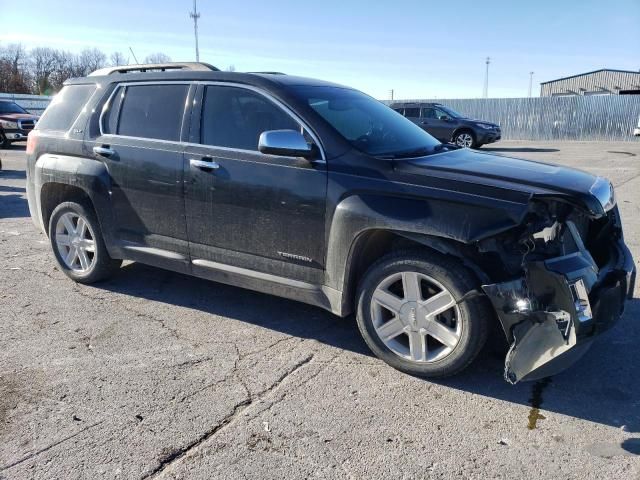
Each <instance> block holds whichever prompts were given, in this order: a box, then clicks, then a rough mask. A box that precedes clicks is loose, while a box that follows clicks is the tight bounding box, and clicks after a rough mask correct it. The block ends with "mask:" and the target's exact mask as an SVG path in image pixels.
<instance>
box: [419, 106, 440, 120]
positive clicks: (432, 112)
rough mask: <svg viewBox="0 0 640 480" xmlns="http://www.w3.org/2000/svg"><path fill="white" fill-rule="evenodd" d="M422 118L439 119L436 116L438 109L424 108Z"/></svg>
mask: <svg viewBox="0 0 640 480" xmlns="http://www.w3.org/2000/svg"><path fill="white" fill-rule="evenodd" d="M422 118H432V119H435V118H438V117H437V115H436V109H435V108H433V107H428V108H423V109H422Z"/></svg>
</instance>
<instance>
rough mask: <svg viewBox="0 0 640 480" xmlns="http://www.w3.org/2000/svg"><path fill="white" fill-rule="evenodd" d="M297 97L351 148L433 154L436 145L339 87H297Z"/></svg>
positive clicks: (408, 154)
mask: <svg viewBox="0 0 640 480" xmlns="http://www.w3.org/2000/svg"><path fill="white" fill-rule="evenodd" d="M295 90H296V94H297V96H298V97H299V98H300V99H301V100H303V101H304V102H306V103H307V104H308V105H309V106H310V107H311V108H313V109H314V110H315V111H316V112H317V113H318V114H319V115H320V116H321V117H322V118H323V119H324V120H326V121H327V122H328V123H329V124H330V125H331V126H332V127H333V128H334V129H335V130H336V131H337V132H338V133H339V134H340V135H342V136H343V137H344V138H345V139H346V140H347V141H349V143H351V145H353V146H354V147H355V148H357V149H358V150H361V151H363V152H365V153H367V154H369V155H373V156H379V157H390V158H400V157H417V156H421V155H428V154H430V153H434V152H435V151H437V150H438V149H439V145H440V142H438V140H436V139H435V138H433V137H432V136H431V135H429V134H428V133H427V132H425V131H424V130H422V129H421V128H420V127H418V126H417V125H415V124H414V123H413V122H411V121H410V120H407V119H406V118H404V117H403V116H402V115H400V114H399V113H397V112H395V111H393V110H392V109H391V108H389V107H387V106H386V105H384V104H382V103H381V102H379V101H378V100H376V99H374V98H371V97H369V96H368V95H365V94H364V93H361V92H358V91H357V90H351V89H347V88H340V87H298V88H296V89H295Z"/></svg>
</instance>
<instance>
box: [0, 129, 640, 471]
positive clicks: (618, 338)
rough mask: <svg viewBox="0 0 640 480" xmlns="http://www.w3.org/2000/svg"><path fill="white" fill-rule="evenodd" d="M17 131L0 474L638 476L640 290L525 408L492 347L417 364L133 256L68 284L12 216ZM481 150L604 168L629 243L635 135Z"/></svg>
mask: <svg viewBox="0 0 640 480" xmlns="http://www.w3.org/2000/svg"><path fill="white" fill-rule="evenodd" d="M23 148H24V147H23V146H22V145H20V144H18V145H16V146H14V147H12V148H11V149H9V150H0V158H1V159H2V163H3V170H2V171H0V479H14V478H16V479H22V478H92V479H93V478H126V479H135V478H194V479H212V478H213V479H216V478H220V479H231V478H234V479H235V478H267V479H270V478H273V479H276V478H278V479H279V478H289V479H298V478H300V479H301V478H352V479H357V478H379V477H388V478H461V477H462V478H548V479H556V478H576V479H589V478H594V479H595V478H617V479H636V480H637V479H640V456H639V455H640V408H639V407H640V400H639V399H640V381H639V378H638V377H639V375H638V373H637V365H638V364H640V349H639V348H638V340H639V338H640V325H639V316H640V301H638V300H633V301H632V302H630V303H629V304H628V308H627V312H626V313H625V315H624V317H623V319H622V320H621V322H620V323H619V324H618V325H617V326H616V328H615V329H614V330H612V331H611V332H609V333H607V334H606V335H605V336H603V337H602V338H601V339H599V340H598V341H597V342H596V343H595V345H594V346H593V348H592V349H591V351H590V352H589V353H588V354H587V355H586V356H585V357H584V358H583V359H582V360H581V361H580V362H579V363H578V364H577V365H576V366H575V367H573V368H572V369H570V370H569V371H567V372H564V373H562V374H560V375H558V376H556V377H554V378H553V379H552V381H551V382H550V383H549V384H548V385H546V386H543V387H538V392H537V393H536V395H537V396H539V397H540V399H539V400H541V401H542V404H541V405H539V411H532V405H531V403H532V401H533V400H532V397H533V387H534V384H532V383H523V384H519V385H517V386H515V387H513V386H510V385H508V384H506V383H505V382H504V381H503V380H502V370H503V363H502V362H503V356H502V353H503V352H502V351H499V349H496V348H493V349H492V348H488V349H486V351H485V352H483V354H482V356H481V357H480V358H479V359H478V360H477V361H476V362H475V364H474V365H473V366H472V367H471V368H469V369H468V370H467V371H465V372H463V373H462V374H461V375H459V376H457V377H455V378H451V379H446V380H443V381H438V382H430V381H425V380H421V379H417V378H413V377H410V376H407V375H403V374H401V373H399V372H396V371H395V370H393V369H391V368H390V367H388V366H386V365H385V364H383V363H382V362H381V361H379V360H377V359H376V358H374V357H372V356H371V354H370V353H369V352H368V350H367V348H366V346H365V345H364V342H363V341H362V340H361V339H360V337H359V334H358V330H357V327H356V325H355V322H354V321H353V319H351V318H347V319H340V318H337V317H334V316H332V315H331V314H329V313H327V312H324V311H323V310H320V309H317V308H315V307H311V306H307V305H304V304H301V303H296V302H293V301H289V300H285V299H281V298H276V297H270V296H267V295H263V294H259V293H254V292H250V291H246V290H242V289H238V288H234V287H229V286H225V285H222V284H217V283H213V282H208V281H205V280H199V279H196V278H192V277H188V276H185V275H181V274H176V273H171V272H167V271H163V270H159V269H156V268H152V267H147V266H144V265H140V264H134V263H125V265H124V266H123V268H122V269H121V271H120V272H119V274H118V275H117V276H116V277H115V278H113V279H112V280H110V281H108V282H105V283H101V284H98V285H94V286H83V285H79V284H74V283H73V282H72V281H71V280H69V279H67V278H66V277H65V276H64V275H63V274H62V273H61V272H60V271H59V270H58V269H57V268H56V266H55V262H54V259H53V256H52V255H51V254H50V251H49V245H48V240H47V238H46V237H45V236H44V235H43V234H41V233H38V232H37V231H36V229H35V227H34V226H33V224H32V223H31V220H30V218H29V217H28V208H27V203H26V200H25V191H24V185H25V175H24V151H23ZM486 150H493V151H495V152H497V153H501V154H507V155H513V156H520V157H524V158H531V159H535V160H541V161H552V162H558V163H563V164H567V165H570V166H575V167H579V168H583V169H586V170H589V171H591V172H594V173H596V174H599V175H604V176H607V177H609V178H611V179H612V181H613V182H614V184H615V185H616V186H617V198H618V202H619V205H620V209H621V213H622V217H623V221H624V222H625V227H626V232H625V233H626V238H627V243H628V244H629V246H630V248H631V249H632V252H633V253H634V256H635V258H636V260H638V259H640V211H639V210H640V142H629V143H604V142H582V143H579V142H573V143H551V142H549V143H535V142H513V141H512V142H501V143H499V144H497V145H496V146H495V147H492V148H486ZM620 152H626V153H620ZM638 294H639V291H638V287H636V297H637V296H638ZM532 415H535V416H536V418H538V421H537V428H535V429H533V430H530V429H529V428H528V424H529V419H530V418H531V416H532Z"/></svg>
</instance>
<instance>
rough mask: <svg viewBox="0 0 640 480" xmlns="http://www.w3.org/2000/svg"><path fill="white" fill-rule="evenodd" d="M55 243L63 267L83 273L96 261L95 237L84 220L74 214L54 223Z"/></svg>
mask: <svg viewBox="0 0 640 480" xmlns="http://www.w3.org/2000/svg"><path fill="white" fill-rule="evenodd" d="M55 242H56V246H57V248H58V253H59V254H60V258H61V259H62V261H63V262H64V264H65V266H66V267H67V268H68V269H69V270H72V271H74V272H77V273H85V272H87V271H89V270H90V269H91V267H92V266H93V264H94V262H95V260H96V242H95V235H94V233H93V230H92V228H91V225H89V223H88V222H87V220H86V219H85V218H83V217H82V216H80V215H78V214H77V213H74V212H67V213H64V214H63V215H61V216H60V218H59V219H58V222H57V223H56V234H55Z"/></svg>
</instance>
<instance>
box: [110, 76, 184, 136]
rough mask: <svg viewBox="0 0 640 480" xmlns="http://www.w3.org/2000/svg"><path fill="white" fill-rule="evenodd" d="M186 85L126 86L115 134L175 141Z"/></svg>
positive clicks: (181, 114) (180, 119)
mask: <svg viewBox="0 0 640 480" xmlns="http://www.w3.org/2000/svg"><path fill="white" fill-rule="evenodd" d="M188 89H189V86H188V85H135V86H128V87H127V88H126V90H125V93H124V99H123V100H122V107H121V109H120V121H119V122H118V128H117V134H118V135H126V136H129V137H142V138H155V139H159V140H171V141H179V140H180V130H181V128H182V116H183V114H184V107H185V103H186V99H187V91H188ZM110 123H112V124H113V121H112V120H111V119H110Z"/></svg>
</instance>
